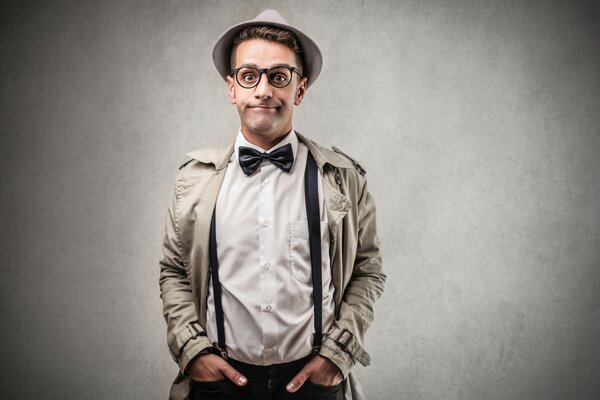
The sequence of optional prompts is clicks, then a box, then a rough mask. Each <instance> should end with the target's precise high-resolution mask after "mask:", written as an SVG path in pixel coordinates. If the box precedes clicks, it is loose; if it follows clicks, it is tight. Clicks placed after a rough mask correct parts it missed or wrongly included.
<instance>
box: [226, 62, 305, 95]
mask: <svg viewBox="0 0 600 400" xmlns="http://www.w3.org/2000/svg"><path fill="white" fill-rule="evenodd" d="M242 68H252V69H255V70H257V71H258V80H257V81H256V83H255V84H254V85H252V86H249V87H248V86H244V85H242V84H241V83H240V81H239V79H238V77H237V73H238V72H239V71H240V70H241V69H242ZM276 68H286V69H288V70H289V71H290V73H291V74H292V76H293V74H294V72H295V73H297V74H298V75H300V77H302V71H300V70H299V69H298V68H296V67H292V66H291V65H287V64H281V65H274V66H272V67H271V68H256V67H254V66H252V65H242V66H241V67H237V68H234V69H232V70H231V73H230V74H231V76H232V77H234V78H235V81H236V82H237V83H238V85H240V86H241V87H243V88H244V89H254V88H255V87H257V86H258V84H259V83H260V80H261V79H262V76H263V74H266V75H267V82H269V85H271V86H273V87H274V88H277V89H283V88H285V87H288V86H289V85H290V82H292V80H291V79H290V80H289V81H288V83H286V84H285V85H284V86H275V85H273V83H272V82H271V81H270V80H269V71H271V70H272V69H276Z"/></svg>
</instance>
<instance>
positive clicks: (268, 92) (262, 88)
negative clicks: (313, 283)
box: [254, 72, 273, 99]
mask: <svg viewBox="0 0 600 400" xmlns="http://www.w3.org/2000/svg"><path fill="white" fill-rule="evenodd" d="M263 75H264V76H263ZM260 77H261V79H260V81H259V82H258V85H256V87H255V88H254V97H257V98H261V99H265V98H267V99H268V98H271V97H273V86H271V84H270V83H269V78H268V77H267V73H266V72H263V73H262V74H261V75H260Z"/></svg>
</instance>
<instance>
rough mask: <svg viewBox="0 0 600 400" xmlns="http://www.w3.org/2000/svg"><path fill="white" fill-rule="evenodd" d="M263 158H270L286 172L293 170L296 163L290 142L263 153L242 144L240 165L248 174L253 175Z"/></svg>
mask: <svg viewBox="0 0 600 400" xmlns="http://www.w3.org/2000/svg"><path fill="white" fill-rule="evenodd" d="M263 160H269V161H271V163H272V164H273V165H275V166H276V167H277V168H279V169H281V170H282V171H285V172H290V171H291V170H292V164H293V163H294V152H293V151H292V145H291V144H290V143H288V144H286V145H285V146H281V147H279V148H277V149H275V150H273V151H272V152H270V153H266V152H265V153H261V152H260V151H258V150H254V149H253V148H250V147H244V146H240V148H239V161H240V167H242V171H244V174H246V176H250V175H252V174H253V173H254V172H255V171H256V170H257V169H258V167H259V166H260V164H261V163H262V161H263Z"/></svg>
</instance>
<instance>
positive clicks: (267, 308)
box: [265, 306, 273, 313]
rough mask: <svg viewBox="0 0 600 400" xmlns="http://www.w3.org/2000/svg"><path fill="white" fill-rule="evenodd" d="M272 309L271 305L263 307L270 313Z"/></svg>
mask: <svg viewBox="0 0 600 400" xmlns="http://www.w3.org/2000/svg"><path fill="white" fill-rule="evenodd" d="M272 310H273V308H272V307H271V306H266V307H265V311H266V312H268V313H270V312H271V311H272Z"/></svg>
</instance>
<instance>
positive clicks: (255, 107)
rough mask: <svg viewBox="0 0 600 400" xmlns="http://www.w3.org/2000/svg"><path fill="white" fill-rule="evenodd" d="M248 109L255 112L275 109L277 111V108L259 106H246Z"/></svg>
mask: <svg viewBox="0 0 600 400" xmlns="http://www.w3.org/2000/svg"><path fill="white" fill-rule="evenodd" d="M248 108H251V109H255V110H275V109H277V108H279V107H277V106H267V105H259V106H248Z"/></svg>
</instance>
